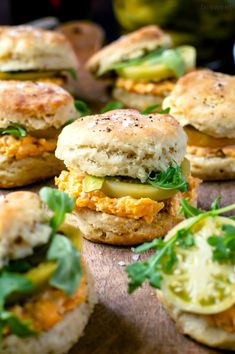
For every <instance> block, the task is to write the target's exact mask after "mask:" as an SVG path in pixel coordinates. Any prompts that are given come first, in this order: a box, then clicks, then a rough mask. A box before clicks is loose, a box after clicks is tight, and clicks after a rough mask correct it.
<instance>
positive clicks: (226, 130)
mask: <svg viewBox="0 0 235 354" xmlns="http://www.w3.org/2000/svg"><path fill="white" fill-rule="evenodd" d="M166 107H170V108H171V111H170V112H171V114H172V115H173V116H174V117H175V118H176V119H177V120H178V121H179V122H180V124H181V125H182V126H185V125H191V126H193V127H194V128H196V129H198V130H199V131H201V132H203V133H206V134H208V135H211V136H213V137H217V138H235V119H234V111H235V77H234V76H230V75H225V74H222V73H218V72H213V71H210V70H197V71H193V72H191V73H189V74H186V75H185V76H183V77H182V78H180V79H179V80H178V82H177V84H176V85H175V88H174V89H173V91H172V92H171V94H170V95H169V96H168V97H167V98H166V99H165V100H164V102H163V108H166Z"/></svg>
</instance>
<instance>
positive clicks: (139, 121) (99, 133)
mask: <svg viewBox="0 0 235 354" xmlns="http://www.w3.org/2000/svg"><path fill="white" fill-rule="evenodd" d="M186 141H187V138H186V134H185V133H184V131H183V128H182V127H180V125H179V124H178V123H177V121H176V120H175V119H174V118H173V117H171V116H170V115H163V114H162V115H160V114H149V115H142V114H141V113H139V112H138V111H137V110H131V109H119V110H113V111H109V112H107V113H104V114H98V115H93V116H87V117H83V118H81V119H78V120H77V121H75V122H74V123H72V124H70V125H69V126H67V127H65V128H64V129H63V131H62V133H61V134H60V135H59V139H58V145H57V150H56V156H57V157H58V158H60V159H62V160H64V162H65V164H66V165H67V166H68V167H69V168H73V169H81V170H82V171H84V172H86V173H88V174H91V175H94V176H128V177H132V178H139V179H140V180H142V181H144V180H146V179H147V177H148V175H149V173H150V172H151V171H156V170H160V171H162V170H165V169H167V168H168V167H169V166H171V165H172V164H173V163H174V162H176V163H177V164H179V165H180V164H181V162H182V161H183V159H184V156H185V151H186Z"/></svg>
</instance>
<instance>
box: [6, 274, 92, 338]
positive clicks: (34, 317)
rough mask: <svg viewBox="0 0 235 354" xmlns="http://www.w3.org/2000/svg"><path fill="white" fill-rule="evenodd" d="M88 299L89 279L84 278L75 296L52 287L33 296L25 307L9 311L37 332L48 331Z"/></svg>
mask: <svg viewBox="0 0 235 354" xmlns="http://www.w3.org/2000/svg"><path fill="white" fill-rule="evenodd" d="M86 298H87V279H86V275H85V274H84V275H83V276H82V279H81V281H80V283H79V286H78V288H77V290H76V292H75V293H74V294H73V295H70V296H67V295H65V294H64V292H63V291H62V290H59V289H55V288H52V287H49V288H47V289H46V290H45V291H43V292H41V293H39V294H37V295H35V296H33V297H32V298H31V299H30V301H28V302H26V303H24V304H23V305H15V306H14V307H12V308H10V309H9V311H11V312H12V313H14V314H15V315H16V316H17V318H19V319H20V320H21V321H28V322H29V323H31V329H33V330H34V331H36V332H41V331H47V330H48V329H50V328H51V327H53V326H54V325H55V324H56V323H58V322H60V321H61V320H62V319H63V316H64V315H65V314H66V312H68V311H71V310H73V309H74V308H76V307H77V306H79V305H80V304H82V303H84V302H85V301H86Z"/></svg>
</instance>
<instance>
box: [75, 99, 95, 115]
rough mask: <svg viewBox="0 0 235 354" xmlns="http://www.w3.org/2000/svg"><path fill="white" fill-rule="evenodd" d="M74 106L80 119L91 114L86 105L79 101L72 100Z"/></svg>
mask: <svg viewBox="0 0 235 354" xmlns="http://www.w3.org/2000/svg"><path fill="white" fill-rule="evenodd" d="M74 105H75V107H76V110H77V112H78V113H79V115H80V117H83V116H88V115H89V114H91V113H92V112H91V109H90V108H89V107H88V105H87V104H86V103H85V102H83V101H81V100H74Z"/></svg>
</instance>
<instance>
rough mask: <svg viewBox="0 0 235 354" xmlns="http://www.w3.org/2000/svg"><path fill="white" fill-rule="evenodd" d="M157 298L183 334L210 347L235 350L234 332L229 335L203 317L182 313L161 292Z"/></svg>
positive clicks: (158, 292)
mask: <svg viewBox="0 0 235 354" xmlns="http://www.w3.org/2000/svg"><path fill="white" fill-rule="evenodd" d="M157 297H158V299H159V300H160V301H161V302H162V304H163V306H164V308H165V309H166V311H167V312H168V314H169V316H170V317H171V318H172V319H173V320H174V321H175V322H176V326H177V329H178V330H179V331H180V332H181V333H182V334H185V335H188V336H190V337H192V338H193V339H195V340H196V341H198V342H199V343H202V344H205V345H208V346H209V347H214V348H220V349H227V350H232V351H233V350H234V349H235V333H234V332H233V333H229V332H226V331H225V330H223V328H219V327H215V326H213V325H211V324H210V323H208V321H207V320H206V319H205V318H204V317H203V316H200V315H197V314H193V313H189V312H184V311H181V310H180V309H179V308H177V307H176V306H174V305H173V304H172V303H169V302H168V301H167V300H166V299H165V298H164V297H163V295H162V293H161V291H157Z"/></svg>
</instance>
